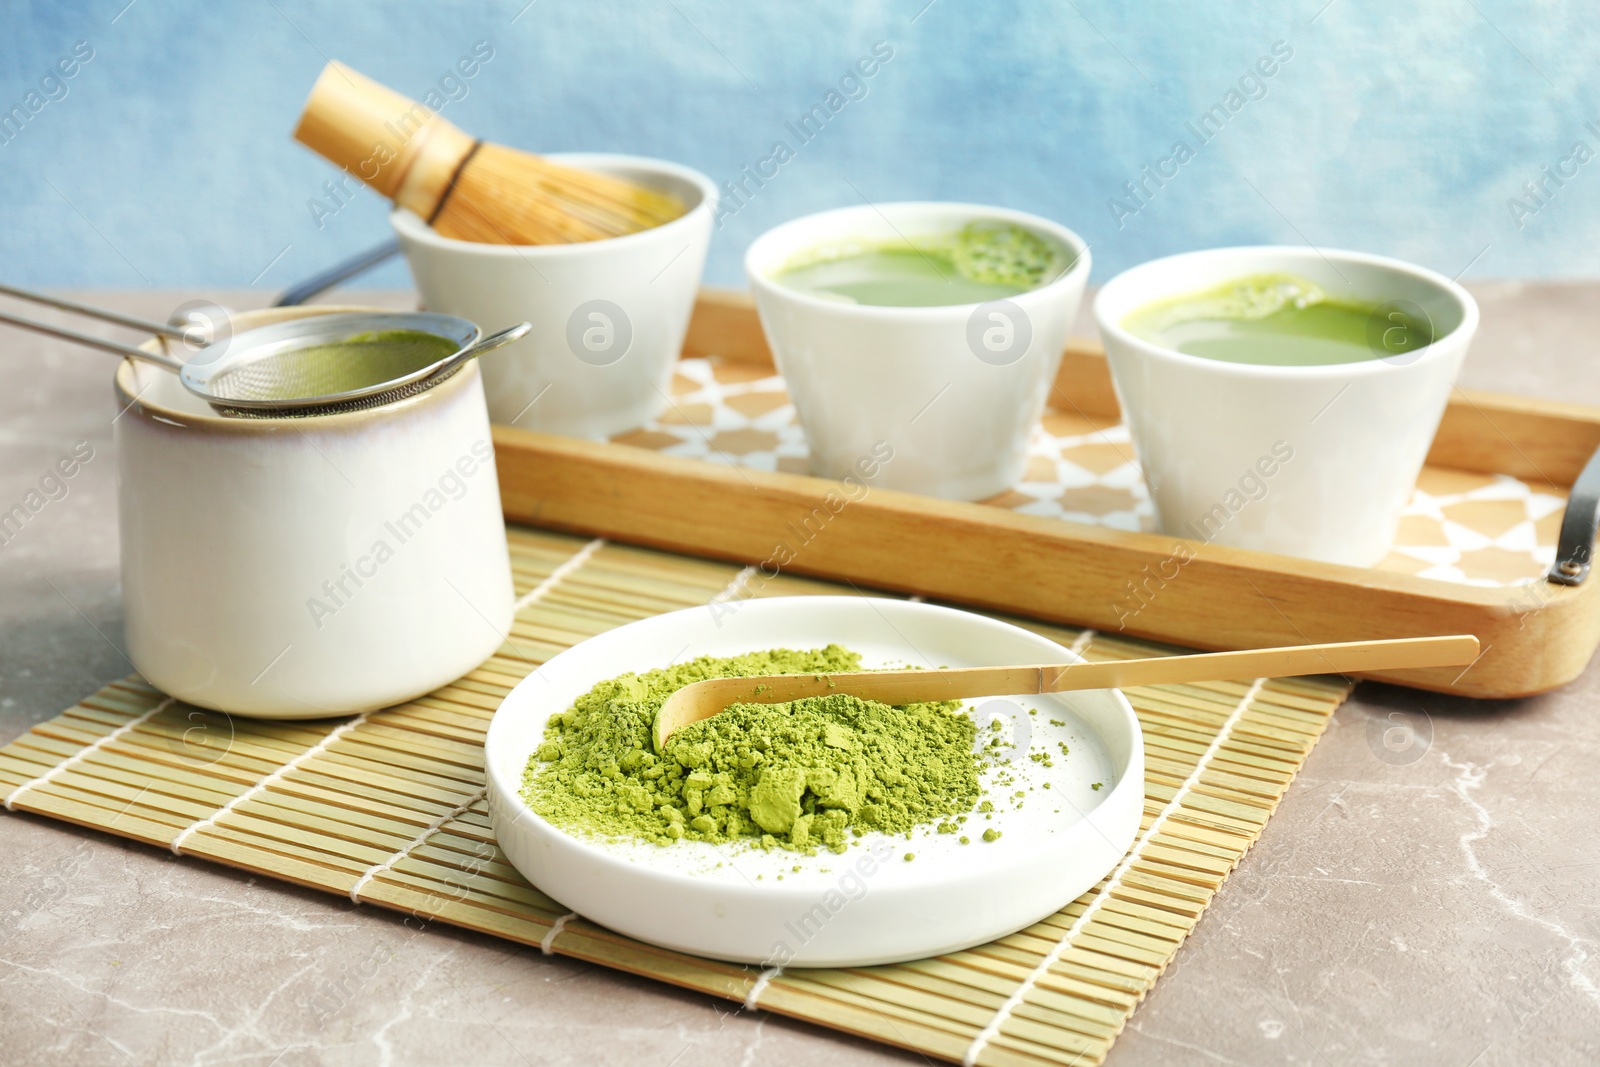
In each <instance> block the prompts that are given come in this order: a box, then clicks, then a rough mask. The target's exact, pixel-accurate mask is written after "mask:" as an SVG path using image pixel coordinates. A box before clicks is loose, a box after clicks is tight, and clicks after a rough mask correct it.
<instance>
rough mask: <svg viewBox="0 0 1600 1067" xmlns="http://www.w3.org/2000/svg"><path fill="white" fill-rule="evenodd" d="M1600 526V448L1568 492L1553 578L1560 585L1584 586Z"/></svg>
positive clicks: (1551, 575) (1552, 568) (1592, 559)
mask: <svg viewBox="0 0 1600 1067" xmlns="http://www.w3.org/2000/svg"><path fill="white" fill-rule="evenodd" d="M1597 527H1600V448H1597V449H1595V451H1594V455H1592V456H1590V457H1589V462H1588V463H1585V464H1584V465H1583V470H1582V472H1580V473H1579V475H1578V478H1577V480H1576V481H1574V482H1573V483H1572V491H1571V492H1570V493H1568V494H1567V510H1566V511H1565V512H1563V513H1562V516H1561V537H1560V539H1559V540H1558V541H1557V542H1556V561H1555V563H1554V564H1552V565H1551V567H1550V574H1549V578H1550V580H1551V581H1552V582H1555V583H1556V584H1558V585H1580V584H1582V582H1583V580H1584V579H1585V578H1587V577H1588V576H1589V568H1590V566H1591V565H1592V564H1593V562H1594V538H1595V530H1596V528H1597Z"/></svg>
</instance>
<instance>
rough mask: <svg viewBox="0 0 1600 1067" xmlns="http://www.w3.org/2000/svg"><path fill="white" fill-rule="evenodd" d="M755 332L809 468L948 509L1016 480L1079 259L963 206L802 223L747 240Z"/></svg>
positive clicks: (1066, 241) (1056, 229) (1062, 241)
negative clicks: (933, 499)
mask: <svg viewBox="0 0 1600 1067" xmlns="http://www.w3.org/2000/svg"><path fill="white" fill-rule="evenodd" d="M745 270H746V272H747V273H748V274H749V276H750V284H751V286H752V287H753V288H754V289H755V296H756V305H757V307H758V309H759V310H760V313H761V325H762V328H763V329H764V330H765V331H766V335H767V341H768V342H769V343H770V344H771V346H772V354H773V358H774V359H775V361H776V362H777V365H778V370H779V371H780V372H781V373H782V374H783V377H784V380H785V382H786V383H787V384H788V388H789V396H790V398H791V399H792V400H793V401H794V405H795V411H796V412H797V414H798V415H799V418H800V424H801V426H802V427H803V428H804V430H805V433H806V439H807V443H808V444H809V446H810V450H811V469H812V473H813V474H816V475H819V476H821V477H824V478H846V477H850V478H855V479H859V480H861V481H864V482H866V483H868V484H870V485H874V486H880V487H883V488H888V489H902V490H907V491H910V492H916V493H924V494H928V495H930V496H938V497H944V498H947V499H953V500H982V499H984V498H985V497H990V496H994V495H995V494H996V493H1000V492H1002V491H1004V490H1006V489H1008V488H1010V487H1011V486H1012V485H1014V484H1015V483H1016V482H1017V481H1018V479H1020V477H1021V475H1022V471H1023V467H1024V466H1025V464H1026V462H1027V446H1028V438H1029V437H1030V435H1031V434H1032V432H1033V428H1034V426H1035V425H1036V424H1037V423H1038V420H1039V416H1040V414H1041V413H1042V412H1043V409H1044V404H1045V398H1046V396H1047V395H1048V393H1049V389H1050V383H1051V381H1052V380H1053V379H1054V378H1055V373H1056V370H1057V368H1058V366H1059V365H1060V362H1061V352H1062V348H1063V346H1064V345H1065V343H1066V338H1067V330H1068V329H1069V327H1070V326H1071V324H1072V320H1073V318H1074V316H1075V315H1076V314H1077V311H1078V304H1079V302H1080V301H1081V300H1082V298H1083V286H1084V281H1085V280H1086V279H1087V278H1088V276H1089V250H1088V247H1087V246H1086V245H1085V244H1084V243H1083V240H1082V239H1081V238H1079V237H1078V235H1077V234H1075V233H1073V232H1072V231H1071V230H1068V229H1066V228H1065V227H1063V226H1060V225H1057V224H1056V223H1054V222H1051V221H1049V220H1048V219H1043V218H1040V217H1038V216H1037V215H1027V214H1024V213H1022V212H1019V211H1008V210H1005V209H1003V208H993V207H981V206H978V205H974V204H943V203H901V204H879V205H863V206H861V207H850V208H841V209H839V210H836V211H825V212H822V213H821V214H817V215H808V216H806V217H804V218H800V219H796V220H794V221H793V222H788V223H785V224H784V225H782V226H779V227H777V228H776V229H773V230H769V231H767V232H766V233H765V234H763V235H762V236H761V237H760V238H758V239H757V240H756V242H755V243H754V244H752V245H751V246H750V250H749V252H748V253H747V254H746V255H745Z"/></svg>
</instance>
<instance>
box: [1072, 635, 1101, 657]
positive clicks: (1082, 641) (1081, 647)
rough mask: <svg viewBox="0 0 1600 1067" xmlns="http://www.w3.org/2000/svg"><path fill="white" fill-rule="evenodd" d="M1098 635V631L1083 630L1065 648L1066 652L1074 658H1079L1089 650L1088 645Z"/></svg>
mask: <svg viewBox="0 0 1600 1067" xmlns="http://www.w3.org/2000/svg"><path fill="white" fill-rule="evenodd" d="M1099 635H1100V631H1099V630H1085V631H1083V633H1081V634H1079V635H1078V636H1077V638H1076V639H1074V640H1073V642H1072V644H1071V645H1069V646H1067V651H1068V652H1071V653H1072V654H1073V655H1074V656H1081V655H1083V654H1084V653H1085V652H1087V651H1088V650H1089V645H1090V644H1091V643H1093V641H1094V639H1095V638H1096V637H1098V636H1099Z"/></svg>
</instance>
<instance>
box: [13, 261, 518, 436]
mask: <svg viewBox="0 0 1600 1067" xmlns="http://www.w3.org/2000/svg"><path fill="white" fill-rule="evenodd" d="M0 293H5V294H7V295H10V296H15V297H18V298H21V299H23V300H32V301H34V302H36V303H40V304H48V305H49V306H51V307H55V308H59V309H61V310H63V311H69V312H72V313H74V314H79V315H87V316H90V317H92V318H97V319H100V320H102V321H104V322H111V323H115V324H117V325H119V326H126V327H130V328H132V329H139V330H148V331H149V332H151V333H153V334H155V335H157V336H158V337H160V338H162V341H163V344H162V347H163V348H168V347H169V346H168V345H167V344H166V342H167V340H169V339H176V340H181V341H183V342H184V343H185V345H187V346H194V347H198V348H199V351H198V352H197V353H196V354H195V355H194V356H193V357H191V358H189V359H187V360H184V359H179V358H177V357H176V356H173V355H172V354H171V353H170V352H167V351H164V352H149V351H146V350H145V349H142V348H135V347H133V346H132V345H125V344H120V343H118V342H116V341H109V340H106V339H105V338H101V337H91V336H89V335H87V334H80V333H77V332H75V331H73V330H68V329H64V328H62V327H59V326H53V325H51V324H49V323H44V322H38V321H36V320H33V319H28V318H23V317H21V316H18V315H12V314H10V313H9V312H4V311H0V322H7V323H10V324H12V325H13V326H20V327H22V328H23V329H28V330H34V331H36V332H38V333H44V334H49V335H51V336H52V337H59V338H62V339H63V340H67V341H73V342H76V343H78V344H82V345H88V346H89V347H91V348H98V349H101V350H102V351H106V352H114V353H116V354H118V355H123V356H128V357H130V358H133V359H141V360H144V361H145V362H147V363H154V364H155V365H156V366H158V367H162V368H164V369H166V370H169V371H171V372H173V373H174V374H176V375H177V376H178V380H179V381H180V382H182V383H183V387H184V388H185V389H187V390H189V392H191V393H193V394H194V395H195V396H198V397H199V398H200V399H202V400H204V401H205V402H206V403H208V404H210V405H211V406H212V408H214V409H215V410H216V411H218V412H219V413H221V414H223V415H230V416H234V417H238V418H299V417H305V416H311V415H332V414H337V413H339V412H345V411H361V410H365V409H367V408H375V407H381V406H382V405H385V404H390V403H393V402H395V401H397V400H403V399H405V398H406V397H409V396H414V395H416V394H417V393H421V392H423V391H425V390H427V389H431V388H432V387H433V386H435V385H437V384H438V383H439V382H442V381H444V380H445V379H446V378H448V377H450V376H451V375H452V374H454V373H455V372H456V371H458V370H460V369H461V367H463V366H464V365H465V364H466V363H467V361H468V360H470V359H473V358H474V357H476V356H478V355H481V354H482V353H484V352H488V351H490V350H491V349H495V348H499V347H500V346H501V345H505V344H509V343H511V342H512V341H515V340H517V339H518V338H519V337H521V336H523V335H524V334H526V333H527V332H528V331H529V330H530V329H531V328H532V327H531V325H530V324H529V323H526V322H523V323H518V324H517V325H515V326H513V327H511V328H510V329H508V330H502V331H500V332H499V333H497V334H494V335H493V336H491V337H482V334H481V331H480V330H479V329H478V327H477V326H476V325H475V324H473V323H471V322H469V321H468V320H466V319H462V318H457V317H455V316H453V315H439V314H435V313H433V312H424V311H355V312H334V313H330V314H327V315H313V316H309V317H306V318H300V319H292V320H289V321H286V322H277V323H273V324H271V325H269V326H258V327H256V328H255V329H252V330H246V331H244V332H242V333H239V334H233V335H231V336H213V337H212V338H200V339H196V337H195V330H196V327H195V326H194V325H193V324H192V323H166V324H163V323H156V322H148V321H145V320H143V319H138V318H134V317H132V316H129V315H123V314H120V313H118V312H114V311H107V310H105V309H103V308H96V307H90V306H89V305H86V304H79V303H77V302H75V301H71V300H63V299H61V298H59V297H53V296H45V295H43V294H41V293H34V292H30V291H28V290H26V289H16V288H12V287H10V286H4V285H0ZM218 311H219V313H221V309H218ZM401 330H404V331H414V332H416V333H423V334H428V335H430V336H431V337H437V338H440V339H443V340H445V341H448V342H450V344H451V346H452V350H451V351H450V352H449V353H448V354H446V355H442V356H441V354H440V347H439V346H437V345H422V344H416V343H410V344H408V343H406V342H405V341H404V340H396V339H385V338H383V337H382V336H381V335H383V334H384V333H386V332H390V331H401ZM213 333H214V334H218V335H221V334H225V331H224V330H218V329H215V324H213ZM480 338H481V339H480ZM327 345H339V346H341V347H343V348H345V349H346V350H347V352H346V354H345V355H344V356H343V357H342V358H339V359H331V358H329V354H328V352H327V351H326V350H325V348H324V346H327ZM314 350H320V351H314Z"/></svg>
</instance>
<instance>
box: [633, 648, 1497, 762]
mask: <svg viewBox="0 0 1600 1067" xmlns="http://www.w3.org/2000/svg"><path fill="white" fill-rule="evenodd" d="M1477 656H1478V639H1477V638H1476V637H1473V636H1472V635H1471V634H1456V635H1455V636H1452V637H1407V638H1401V639H1398V640H1390V641H1346V642H1342V643H1339V644H1331V645H1290V646H1288V647H1285V648H1255V649H1247V650H1245V651H1241V652H1205V653H1201V654H1198V655H1191V656H1152V657H1150V658H1148V659H1124V660H1108V661H1106V662H1102V663H1065V664H1064V663H1046V664H1040V665H1038V666H1029V667H954V668H944V669H941V670H926V671H848V672H844V673H840V674H773V675H767V676H766V677H759V678H708V679H706V680H705V681H703V682H693V683H691V684H689V685H686V686H684V687H683V688H682V689H679V690H678V691H677V692H675V693H673V694H672V695H671V696H670V697H668V698H667V702H666V703H665V704H663V705H662V706H661V710H660V711H659V712H657V713H656V725H655V737H654V740H655V747H656V751H657V752H660V751H661V750H662V748H663V747H665V745H666V742H667V738H668V737H671V736H672V734H673V732H674V731H675V730H677V729H679V728H680V727H683V726H687V725H689V724H690V723H692V722H699V721H700V720H701V719H709V718H710V717H711V716H713V715H715V714H717V713H718V712H720V711H722V710H723V709H725V708H726V707H728V705H730V704H785V703H788V702H789V701H791V700H800V699H802V698H803V697H817V696H827V695H828V694H830V693H844V694H846V695H848V696H853V697H860V698H861V699H862V700H876V701H878V702H879V703H880V704H914V703H918V702H920V701H924V700H961V699H965V698H967V697H992V696H1020V695H1023V694H1027V693H1065V692H1068V691H1070V690H1075V689H1129V688H1132V687H1134V686H1140V685H1171V684H1173V683H1175V682H1220V681H1226V680H1228V679H1233V678H1286V677H1292V676H1294V675H1297V674H1351V673H1355V672H1358V671H1359V672H1363V673H1364V672H1366V671H1387V670H1394V669H1399V668H1402V667H1455V666H1460V665H1463V664H1467V663H1471V662H1472V661H1473V660H1474V659H1476V658H1477Z"/></svg>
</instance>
